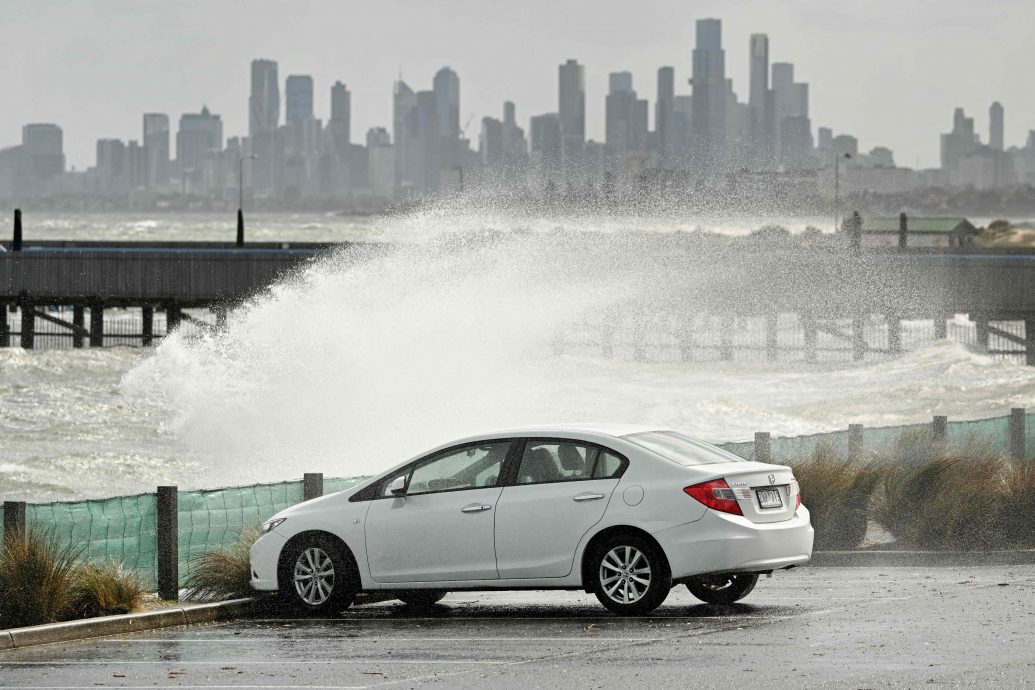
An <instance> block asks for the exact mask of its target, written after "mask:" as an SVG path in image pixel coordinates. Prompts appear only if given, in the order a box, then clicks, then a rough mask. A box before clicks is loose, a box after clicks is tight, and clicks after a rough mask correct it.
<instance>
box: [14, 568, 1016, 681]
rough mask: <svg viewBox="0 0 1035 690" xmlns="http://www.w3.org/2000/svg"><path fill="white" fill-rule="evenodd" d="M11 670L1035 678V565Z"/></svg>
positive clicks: (369, 622) (399, 622) (478, 598)
mask: <svg viewBox="0 0 1035 690" xmlns="http://www.w3.org/2000/svg"><path fill="white" fill-rule="evenodd" d="M0 686H2V687H34V688H41V687H46V688H107V687H135V688H153V687H212V688H230V687H233V688H288V687H301V686H309V687H322V688H355V687H415V686H438V687H450V688H453V687H462V688H467V687H471V688H474V687H478V688H484V687H522V688H534V687H544V688H548V687H561V686H567V687H651V688H654V687H722V688H730V687H737V688H748V687H758V688H771V687H780V688H788V687H831V688H878V687H881V688H884V687H909V688H914V687H921V686H923V687H930V686H949V687H961V686H962V687H975V688H986V687H1033V686H1035V566H1014V567H984V568H959V567H943V568H804V569H800V570H794V571H790V572H786V573H777V574H776V575H775V576H774V577H773V578H772V579H768V580H766V579H763V580H761V581H760V582H759V584H758V587H756V588H755V591H754V592H752V593H751V594H750V595H749V596H748V597H747V599H745V600H744V603H742V604H738V605H736V606H729V607H711V606H705V605H701V604H699V603H697V600H696V599H693V598H692V597H691V596H690V594H689V592H687V591H686V589H685V588H683V587H678V588H676V589H675V590H673V592H672V595H671V596H670V597H669V599H668V601H667V602H666V603H665V604H664V605H663V606H662V607H661V608H660V609H658V610H657V612H656V613H655V615H652V616H651V617H648V618H638V619H622V618H616V617H614V616H611V615H609V614H608V613H607V612H606V611H605V610H604V609H603V608H602V607H600V606H599V605H598V604H597V602H596V599H595V598H593V597H592V596H589V595H585V594H582V593H577V592H516V593H499V594H490V593H456V594H451V595H449V596H448V597H446V599H444V600H443V601H442V603H441V604H439V605H438V606H436V607H435V608H434V610H433V611H431V612H428V613H420V612H417V611H414V610H410V609H407V608H406V607H404V606H402V605H401V604H399V603H398V602H384V603H381V604H373V605H367V606H361V607H357V608H354V609H352V610H350V611H349V612H347V613H345V614H344V615H343V616H342V617H340V618H337V619H329V620H291V619H263V620H248V621H237V622H232V623H225V624H216V625H211V626H204V627H193V628H175V629H170V630H164V631H158V632H153V633H139V634H134V635H126V636H121V637H111V638H104V639H100V640H93V641H88V642H81V643H69V644H62V645H52V646H47V647H41V648H35V649H28V650H14V651H10V652H0Z"/></svg>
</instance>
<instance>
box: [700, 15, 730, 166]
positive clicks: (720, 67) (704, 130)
mask: <svg viewBox="0 0 1035 690" xmlns="http://www.w3.org/2000/svg"><path fill="white" fill-rule="evenodd" d="M693 61H694V76H693V79H694V81H693V85H694V100H693V109H694V110H693V125H692V126H693V138H692V145H693V163H694V167H695V168H696V170H697V172H698V174H701V175H705V176H715V175H720V174H722V173H724V172H725V171H726V148H727V141H726V103H727V91H728V87H727V84H726V52H725V51H724V50H723V49H722V20H720V19H699V20H697V44H696V47H695V48H694V58H693Z"/></svg>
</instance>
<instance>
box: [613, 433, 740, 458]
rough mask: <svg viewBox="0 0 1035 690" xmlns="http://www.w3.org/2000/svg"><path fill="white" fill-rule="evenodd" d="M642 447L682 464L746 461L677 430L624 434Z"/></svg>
mask: <svg viewBox="0 0 1035 690" xmlns="http://www.w3.org/2000/svg"><path fill="white" fill-rule="evenodd" d="M622 438H623V439H625V440H626V441H628V442H629V443H633V444H635V445H637V446H640V447H641V448H646V449H647V450H649V451H653V452H655V453H657V454H658V455H660V456H662V457H663V458H668V459H669V460H671V461H672V462H676V463H679V464H680V465H714V464H716V463H720V462H744V458H742V457H739V456H737V455H734V454H733V453H729V452H726V451H724V450H722V449H721V448H716V447H715V446H713V445H711V444H709V443H705V442H704V441H698V440H697V439H695V438H690V437H689V436H684V435H683V434H680V433H678V432H676V431H644V432H642V433H637V434H629V435H628V436H623V437H622Z"/></svg>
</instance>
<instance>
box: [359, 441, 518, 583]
mask: <svg viewBox="0 0 1035 690" xmlns="http://www.w3.org/2000/svg"><path fill="white" fill-rule="evenodd" d="M512 444H513V442H512V440H502V441H499V440H497V441H483V442H480V443H474V444H466V445H464V446H458V447H454V448H451V449H447V450H445V451H440V452H438V453H435V454H434V455H432V456H430V457H428V458H425V459H422V460H419V461H417V462H416V463H414V464H413V465H411V466H410V467H408V468H406V469H405V470H403V471H401V472H399V473H397V474H395V475H392V476H389V477H387V478H386V479H385V481H384V484H383V486H382V487H381V490H380V494H381V497H380V498H377V499H374V500H373V502H372V505H371V506H370V510H369V511H368V513H367V518H366V548H367V559H368V562H369V565H370V576H371V578H373V580H374V581H376V582H386V583H387V582H442V581H447V580H494V579H497V578H499V573H497V571H496V552H495V548H494V543H493V542H494V539H495V535H494V532H493V522H494V517H495V509H496V502H497V501H498V499H499V497H500V493H501V492H502V489H501V488H500V487H499V483H500V482H499V477H500V473H501V471H502V469H503V463H504V460H505V458H506V457H507V453H508V451H509V449H510V447H511V446H512ZM400 476H401V477H404V478H405V482H406V493H405V495H402V496H393V495H392V494H391V491H390V485H391V483H392V481H393V480H394V479H396V478H397V477H400Z"/></svg>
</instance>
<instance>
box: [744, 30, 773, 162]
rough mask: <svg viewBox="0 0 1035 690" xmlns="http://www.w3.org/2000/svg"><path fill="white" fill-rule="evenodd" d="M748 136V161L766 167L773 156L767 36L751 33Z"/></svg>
mask: <svg viewBox="0 0 1035 690" xmlns="http://www.w3.org/2000/svg"><path fill="white" fill-rule="evenodd" d="M748 106H749V107H750V109H751V138H750V146H751V151H750V158H749V160H750V161H751V162H752V163H754V164H755V165H757V166H768V165H771V164H772V159H773V106H772V98H771V94H770V91H769V37H768V36H766V35H765V34H751V92H750V94H749V95H748Z"/></svg>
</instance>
